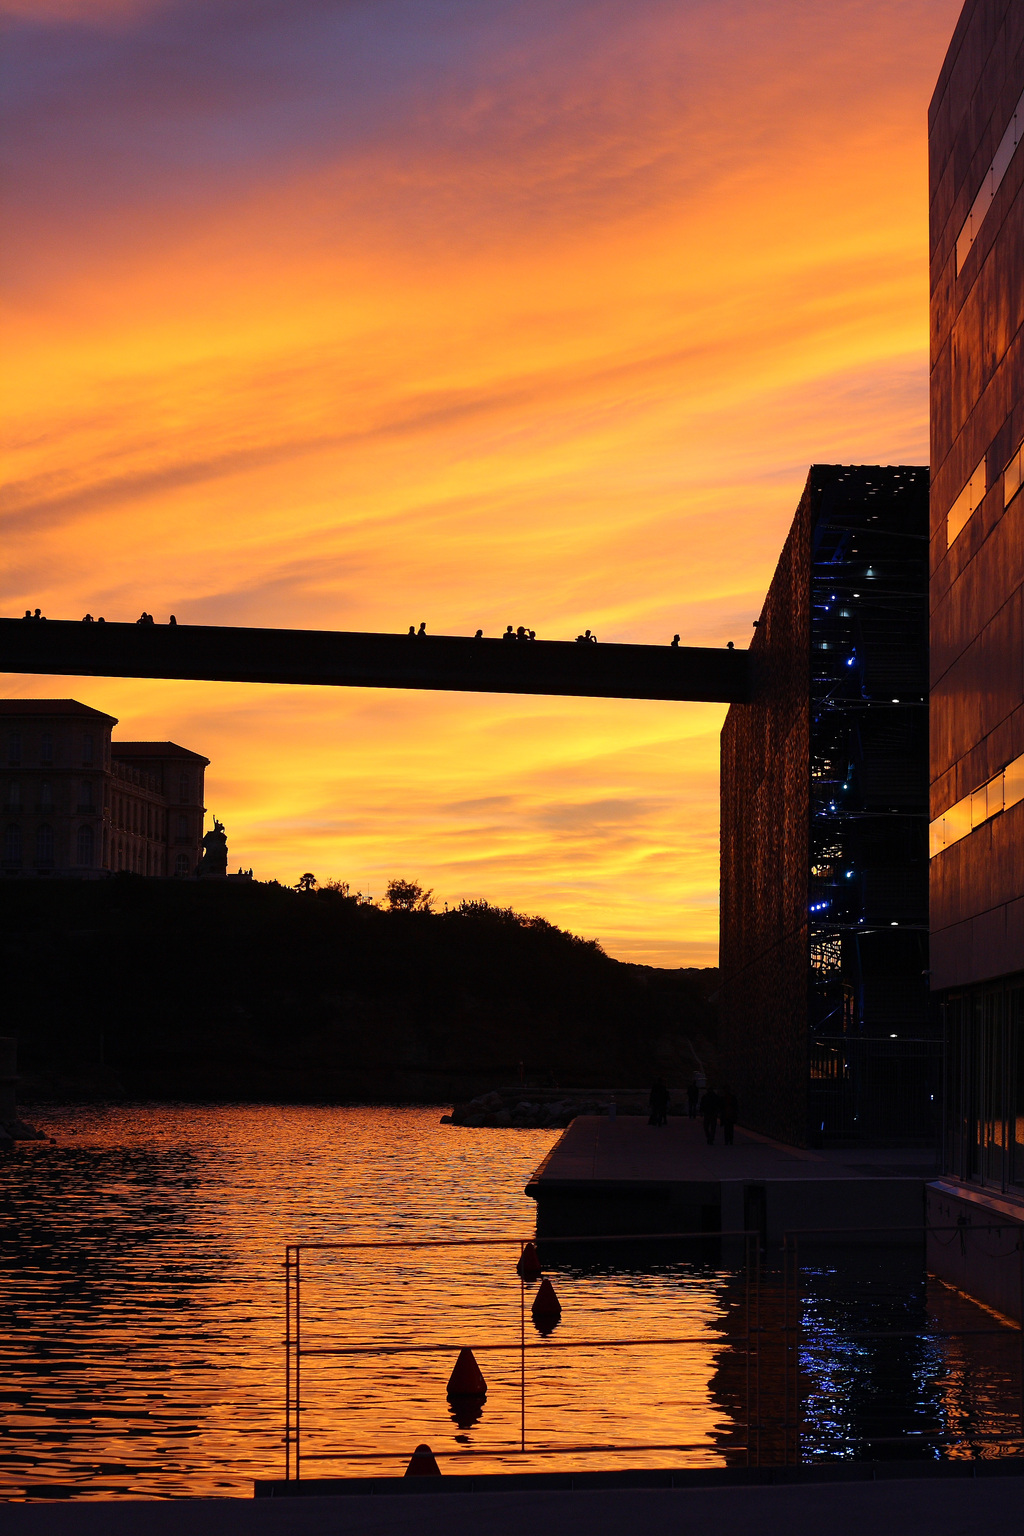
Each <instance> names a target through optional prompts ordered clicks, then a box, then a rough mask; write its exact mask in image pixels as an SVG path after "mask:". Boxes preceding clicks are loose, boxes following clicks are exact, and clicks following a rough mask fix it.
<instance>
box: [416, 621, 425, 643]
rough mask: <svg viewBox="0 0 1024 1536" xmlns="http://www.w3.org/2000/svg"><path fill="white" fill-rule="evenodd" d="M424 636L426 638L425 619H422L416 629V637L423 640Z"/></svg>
mask: <svg viewBox="0 0 1024 1536" xmlns="http://www.w3.org/2000/svg"><path fill="white" fill-rule="evenodd" d="M426 638H427V621H426V620H425V619H424V621H423V623H422V624H421V625H420V627H419V629H418V630H417V631H416V639H417V640H425V639H426Z"/></svg>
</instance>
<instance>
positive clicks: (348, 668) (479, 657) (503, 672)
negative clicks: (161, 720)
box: [0, 619, 749, 704]
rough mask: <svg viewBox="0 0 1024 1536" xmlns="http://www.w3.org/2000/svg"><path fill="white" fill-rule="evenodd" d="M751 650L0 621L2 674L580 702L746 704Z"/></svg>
mask: <svg viewBox="0 0 1024 1536" xmlns="http://www.w3.org/2000/svg"><path fill="white" fill-rule="evenodd" d="M748 667H749V662H748V656H747V652H746V651H730V650H718V649H711V648H709V647H697V646H667V645H666V646H659V645H580V644H578V643H574V642H567V641H561V640H534V641H527V642H522V641H505V640H471V639H467V638H464V637H462V636H453V635H430V636H425V637H423V638H422V639H420V638H413V637H411V636H407V635H376V634H361V633H358V632H348V631H344V630H341V631H336V630H316V629H233V628H214V627H212V626H206V625H193V624H176V625H164V624H81V623H70V622H67V621H64V620H59V619H50V620H26V619H0V671H2V672H9V673H15V672H22V673H43V674H52V675H55V676H68V677H153V678H156V677H166V678H181V679H197V680H202V681H207V682H224V683H304V684H319V685H323V686H327V687H335V688H338V687H341V688H431V689H448V690H453V691H456V692H464V693H537V694H559V695H565V696H575V697H578V698H608V699H678V700H692V701H695V702H714V703H723V704H733V703H743V702H745V701H746V700H747V699H748V698H749V675H748Z"/></svg>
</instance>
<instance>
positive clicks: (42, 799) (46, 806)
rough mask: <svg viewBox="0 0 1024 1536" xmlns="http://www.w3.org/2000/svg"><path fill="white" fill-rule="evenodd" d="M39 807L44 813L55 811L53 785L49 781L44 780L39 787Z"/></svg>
mask: <svg viewBox="0 0 1024 1536" xmlns="http://www.w3.org/2000/svg"><path fill="white" fill-rule="evenodd" d="M39 807H40V809H41V810H44V811H52V810H53V785H52V784H51V783H50V781H49V779H44V780H43V782H42V783H41V784H40V786H39Z"/></svg>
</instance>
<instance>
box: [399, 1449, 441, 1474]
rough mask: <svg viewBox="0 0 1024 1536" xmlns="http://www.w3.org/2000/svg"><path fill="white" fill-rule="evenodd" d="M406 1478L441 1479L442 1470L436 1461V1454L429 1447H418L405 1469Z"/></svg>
mask: <svg viewBox="0 0 1024 1536" xmlns="http://www.w3.org/2000/svg"><path fill="white" fill-rule="evenodd" d="M405 1475H406V1477H440V1476H441V1468H440V1467H439V1466H438V1464H437V1462H436V1461H435V1460H434V1453H433V1451H432V1450H431V1449H430V1446H429V1445H418V1446H417V1447H416V1449H415V1450H414V1451H413V1453H412V1456H411V1457H410V1460H409V1465H408V1466H407V1467H406V1469H405Z"/></svg>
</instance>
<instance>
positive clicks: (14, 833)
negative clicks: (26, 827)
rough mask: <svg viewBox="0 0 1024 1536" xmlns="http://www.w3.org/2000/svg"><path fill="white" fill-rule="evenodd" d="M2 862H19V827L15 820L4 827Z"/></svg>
mask: <svg viewBox="0 0 1024 1536" xmlns="http://www.w3.org/2000/svg"><path fill="white" fill-rule="evenodd" d="M4 863H5V864H20V863H21V828H20V827H19V826H18V824H17V823H16V822H12V823H11V824H10V826H8V827H5V828H4Z"/></svg>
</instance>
